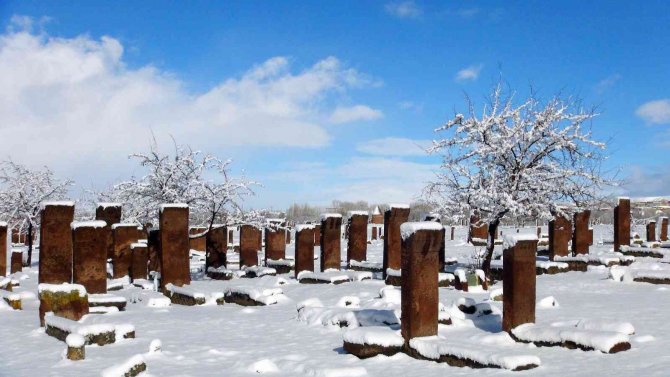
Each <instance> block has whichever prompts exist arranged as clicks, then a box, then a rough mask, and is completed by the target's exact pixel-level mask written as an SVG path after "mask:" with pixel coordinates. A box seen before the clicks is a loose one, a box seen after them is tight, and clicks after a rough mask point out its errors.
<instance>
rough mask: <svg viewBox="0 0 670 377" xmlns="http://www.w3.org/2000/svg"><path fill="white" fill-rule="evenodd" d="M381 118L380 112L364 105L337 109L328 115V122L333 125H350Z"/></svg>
mask: <svg viewBox="0 0 670 377" xmlns="http://www.w3.org/2000/svg"><path fill="white" fill-rule="evenodd" d="M383 116H384V115H383V114H382V112H381V111H379V110H376V109H373V108H371V107H368V106H365V105H356V106H351V107H337V108H336V109H335V110H334V111H333V113H332V114H331V115H330V122H331V123H335V124H340V123H351V122H356V121H361V120H375V119H380V118H381V117H383Z"/></svg>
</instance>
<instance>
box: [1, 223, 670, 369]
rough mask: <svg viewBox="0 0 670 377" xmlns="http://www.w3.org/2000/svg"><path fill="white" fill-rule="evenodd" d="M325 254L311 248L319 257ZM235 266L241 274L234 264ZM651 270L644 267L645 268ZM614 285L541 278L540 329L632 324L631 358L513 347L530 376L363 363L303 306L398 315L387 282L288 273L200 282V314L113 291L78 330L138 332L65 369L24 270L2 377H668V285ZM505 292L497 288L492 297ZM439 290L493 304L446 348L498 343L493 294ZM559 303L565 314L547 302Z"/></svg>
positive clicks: (463, 323)
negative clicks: (140, 365) (121, 304)
mask: <svg viewBox="0 0 670 377" xmlns="http://www.w3.org/2000/svg"><path fill="white" fill-rule="evenodd" d="M535 229H536V228H534V227H533V228H524V229H522V232H523V233H535ZM502 230H503V232H505V233H509V232H515V230H513V229H507V228H503V229H502ZM465 231H466V229H465V228H457V231H456V239H457V240H455V241H447V246H446V252H447V257H457V258H459V260H462V261H465V260H466V259H467V258H468V257H470V256H471V255H472V251H473V250H474V248H473V247H472V246H468V245H466V244H465V243H464V242H463V239H464V238H465ZM544 232H545V233H546V227H545V228H544ZM448 234H449V232H447V235H448ZM291 238H292V239H295V238H294V237H291ZM602 238H605V239H607V238H611V229H610V227H600V226H598V227H595V237H594V240H595V241H596V242H598V241H599V240H600V239H602ZM342 247H343V253H342V258H343V259H346V242H345V241H344V240H343V242H342ZM609 249H611V245H600V246H593V247H591V250H592V253H598V252H604V251H608V250H609ZM318 252H319V250H318V248H316V250H315V255H318ZM287 255H288V256H292V255H293V244H291V245H289V246H288V248H287ZM381 255H382V244H381V243H380V242H376V243H373V244H372V245H369V247H368V259H369V260H371V261H377V262H381ZM229 256H230V258H231V259H235V257H236V256H235V255H233V254H232V253H231V254H230V255H229ZM644 259H645V261H646V262H650V263H653V265H656V266H662V265H663V264H662V263H659V262H660V261H659V260H658V259H652V258H644ZM667 262H670V260H667ZM34 265H35V262H34ZM318 265H319V264H318V263H316V266H318ZM231 266H232V267H233V268H235V266H234V264H231ZM648 267H649V266H647V265H645V268H648ZM661 269H662V270H663V269H664V268H661ZM609 276H610V274H609V269H608V268H606V267H589V270H588V272H568V273H563V274H557V275H541V276H538V277H537V300H538V302H539V301H541V300H543V299H545V298H547V297H549V296H553V298H554V300H553V301H552V300H551V299H548V300H543V301H542V303H541V304H540V305H538V308H537V311H536V318H537V323H538V324H541V325H549V324H555V323H558V322H561V323H563V324H566V323H576V322H577V321H579V320H584V319H587V320H594V321H596V320H608V321H615V322H629V323H630V324H632V325H633V326H634V329H635V334H633V335H631V336H630V341H631V344H632V349H630V350H628V351H625V352H620V353H617V354H604V353H601V352H599V351H581V350H569V349H565V348H560V347H551V348H550V347H539V348H538V347H536V346H534V345H529V344H521V343H519V344H514V346H515V348H516V349H518V350H521V351H522V353H523V354H528V355H534V356H537V357H539V358H540V360H541V362H542V364H541V366H540V367H538V368H536V369H532V370H529V371H523V372H509V371H505V370H501V369H470V368H457V367H451V366H448V365H447V364H442V363H435V362H431V361H422V360H417V359H413V358H411V357H409V356H407V355H405V354H397V355H395V356H391V357H387V356H376V357H374V358H370V359H366V360H359V359H358V358H356V357H354V356H352V355H348V354H346V353H345V352H344V351H343V349H342V345H343V334H344V332H346V331H348V329H347V328H340V326H339V325H337V324H333V325H328V324H327V323H326V324H325V325H324V321H323V319H324V317H323V316H321V317H318V318H317V317H315V316H312V317H309V318H306V317H305V316H304V315H300V314H299V312H298V310H297V308H298V307H305V306H315V305H316V306H323V307H324V308H326V309H324V310H327V309H332V310H331V312H337V311H338V310H339V311H340V312H346V311H347V308H355V307H360V308H376V309H388V310H393V311H397V310H399V308H400V307H399V302H398V300H399V295H397V294H389V293H392V292H391V291H389V292H386V294H385V295H384V298H379V296H380V290H381V289H382V288H384V287H385V285H384V282H383V281H382V280H363V281H354V282H347V283H343V284H339V285H326V284H314V285H312V284H299V283H297V281H296V280H295V279H294V278H293V274H290V275H280V276H276V277H273V276H265V277H262V278H255V279H235V280H230V281H214V280H208V279H204V280H199V281H194V282H193V283H192V285H191V289H192V290H193V291H194V292H198V293H204V294H205V295H206V296H207V297H208V302H207V304H205V305H202V306H193V307H188V306H179V305H170V306H167V307H164V306H162V305H161V304H162V303H164V302H165V301H164V300H151V299H152V298H160V297H164V296H162V295H161V294H159V293H157V292H153V291H150V290H142V289H140V288H137V287H128V288H125V289H123V290H121V291H115V292H110V293H111V294H115V295H121V296H124V297H126V299H127V300H128V304H127V306H126V310H125V311H122V312H116V313H109V314H97V315H89V316H87V317H86V318H85V319H84V320H83V322H84V323H86V324H95V323H108V324H132V325H134V327H135V331H136V338H135V339H125V340H121V341H117V343H115V344H112V345H106V346H102V347H99V346H86V359H85V360H83V361H69V360H67V359H65V358H64V354H65V349H66V344H65V343H64V342H61V341H59V340H56V339H55V338H53V337H50V336H47V335H46V334H45V333H44V330H43V328H40V327H39V319H38V306H39V302H38V300H37V299H36V294H37V270H36V268H25V269H24V274H23V275H21V276H15V278H22V280H20V283H21V286H20V287H17V288H15V293H18V294H20V295H22V297H23V310H21V311H14V310H12V309H10V308H8V307H7V306H6V305H4V301H2V300H0V376H30V377H33V376H45V375H49V376H69V377H71V376H75V377H76V376H98V375H100V373H101V372H102V370H104V369H106V368H109V367H112V366H115V365H119V364H122V363H124V362H125V361H127V360H128V359H130V358H131V357H133V356H135V355H137V354H144V356H143V357H144V359H145V361H146V364H147V367H148V370H147V372H145V374H143V375H146V376H148V375H153V376H251V375H256V374H259V373H261V374H263V373H267V374H270V375H276V376H331V377H334V376H384V377H392V376H408V375H415V376H423V377H425V376H444V375H482V376H484V375H486V376H489V375H503V374H504V375H509V374H510V373H519V374H520V375H533V376H561V377H563V376H576V375H579V376H602V375H607V376H632V375H637V374H640V373H643V374H644V375H651V376H667V375H669V374H670V372H669V370H670V353H669V352H668V350H669V349H670V320H668V316H669V315H670V287H668V286H664V285H652V284H647V283H637V282H625V281H624V282H619V281H615V280H613V279H611V278H609ZM231 287H248V289H251V288H253V289H257V290H258V291H260V292H263V290H264V289H270V288H279V289H281V291H282V292H283V295H281V294H279V295H276V297H277V298H276V301H277V303H276V304H274V305H270V306H260V307H242V306H238V305H236V304H225V305H221V306H219V305H216V302H215V300H214V299H212V295H214V297H217V295H218V297H220V295H221V294H222V293H224V292H226V291H228V289H229V288H231ZM500 287H501V285H500V283H498V284H496V285H495V286H493V287H491V290H495V289H499V288H500ZM245 289H247V288H245ZM271 291H272V292H274V293H276V292H277V291H276V290H271ZM439 291H440V302H441V304H443V305H444V308H447V309H449V308H452V309H453V305H452V303H455V302H456V301H457V300H458V299H460V298H462V297H468V298H472V299H474V300H475V301H476V302H477V303H482V302H487V303H488V304H489V305H490V306H491V307H492V309H493V314H492V315H489V316H487V317H486V318H483V317H482V318H478V317H476V316H475V317H464V318H461V319H462V320H455V321H454V325H452V326H445V325H440V335H444V336H446V337H450V336H453V338H450V339H453V340H454V342H452V343H450V344H459V343H462V344H464V345H467V346H469V347H471V346H473V344H474V345H476V342H477V341H480V339H489V338H491V337H487V336H486V335H487V334H488V335H492V333H496V332H499V331H500V317H499V315H497V314H499V313H501V312H502V303H501V302H497V301H488V298H489V292H480V293H464V292H461V291H457V290H455V289H453V288H440V289H439ZM273 297H275V296H273ZM313 299H318V301H317V300H313ZM307 300H309V301H307ZM305 301H307V302H306V303H305ZM553 302H555V303H557V304H558V305H552V303H553ZM150 303H151V304H150ZM299 304H300V305H299ZM338 308H339V309H338ZM345 314H346V313H345ZM386 314H387V315H388V312H387V313H386ZM367 320H370V318H367ZM325 322H327V321H325ZM500 335H503V336H505V334H500ZM499 337H500V336H498V338H499ZM155 339H160V341H161V343H162V352H153V353H149V349H150V344H151V343H152V341H153V340H155ZM496 344H498V343H495V344H493V345H492V344H488V345H487V346H491V347H493V346H496ZM504 344H505V342H500V345H499V347H505V346H504ZM155 346H156V344H154V347H155Z"/></svg>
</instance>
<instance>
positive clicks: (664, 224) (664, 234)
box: [0, 217, 668, 241]
mask: <svg viewBox="0 0 670 377" xmlns="http://www.w3.org/2000/svg"><path fill="white" fill-rule="evenodd" d="M660 225H661V231H660V234H659V240H660V241H667V240H668V218H667V217H661V224H660ZM1 234H2V233H0V237H1Z"/></svg>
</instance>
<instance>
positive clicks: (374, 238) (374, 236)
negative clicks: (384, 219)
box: [370, 226, 377, 240]
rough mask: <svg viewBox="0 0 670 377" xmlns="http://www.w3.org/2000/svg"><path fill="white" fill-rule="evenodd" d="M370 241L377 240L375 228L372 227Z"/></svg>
mask: <svg viewBox="0 0 670 377" xmlns="http://www.w3.org/2000/svg"><path fill="white" fill-rule="evenodd" d="M370 239H371V240H376V239H377V227H376V226H373V227H372V236H371V237H370Z"/></svg>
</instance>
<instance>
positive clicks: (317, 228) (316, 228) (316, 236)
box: [314, 224, 321, 246]
mask: <svg viewBox="0 0 670 377" xmlns="http://www.w3.org/2000/svg"><path fill="white" fill-rule="evenodd" d="M319 245H321V225H320V224H316V225H315V226H314V246H319Z"/></svg>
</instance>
